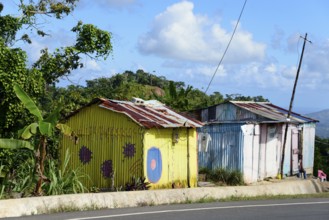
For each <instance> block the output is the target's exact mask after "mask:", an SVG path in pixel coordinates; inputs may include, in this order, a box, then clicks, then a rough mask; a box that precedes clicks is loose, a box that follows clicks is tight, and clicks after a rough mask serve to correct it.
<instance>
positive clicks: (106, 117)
mask: <svg viewBox="0 0 329 220" xmlns="http://www.w3.org/2000/svg"><path fill="white" fill-rule="evenodd" d="M67 125H69V126H70V127H71V128H72V129H73V131H74V132H75V133H76V134H77V135H78V137H79V141H78V144H76V145H74V144H73V143H72V141H70V140H68V138H63V139H62V149H61V154H62V155H63V153H64V151H65V149H70V151H71V161H70V167H71V168H73V169H75V168H81V169H82V171H84V172H85V173H86V174H88V175H89V177H90V180H91V181H87V180H85V184H86V186H87V187H92V186H96V187H99V188H110V187H111V179H108V178H104V176H103V174H102V171H101V167H102V164H103V163H104V162H105V161H106V160H111V161H112V170H113V171H115V178H114V180H115V183H114V184H115V186H116V187H124V185H125V184H126V183H127V182H130V181H131V177H132V176H135V177H140V176H142V170H143V169H142V164H143V161H142V159H143V155H142V153H143V152H142V147H143V146H142V139H143V129H142V128H141V127H140V126H138V125H137V124H136V123H134V122H132V120H131V119H129V118H128V117H127V116H124V115H121V114H117V113H114V112H110V111H108V110H105V109H101V108H99V107H98V106H95V105H93V106H90V107H87V108H84V109H83V110H81V111H80V112H79V114H76V115H74V116H72V117H71V118H69V119H68V122H67ZM128 144H132V145H133V146H134V147H132V148H134V149H135V153H132V154H131V156H127V155H126V157H125V154H124V153H123V152H124V147H127V146H128ZM132 145H130V146H132ZM82 146H85V147H87V148H88V149H89V150H90V151H91V152H92V158H91V160H90V162H88V163H85V164H84V163H82V162H81V160H80V158H79V152H80V149H81V147H82Z"/></svg>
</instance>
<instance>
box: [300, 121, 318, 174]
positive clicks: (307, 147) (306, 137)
mask: <svg viewBox="0 0 329 220" xmlns="http://www.w3.org/2000/svg"><path fill="white" fill-rule="evenodd" d="M302 140H303V165H304V168H305V169H306V171H307V173H313V166H314V141H315V123H309V124H304V125H303V137H302Z"/></svg>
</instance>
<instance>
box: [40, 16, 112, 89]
mask: <svg viewBox="0 0 329 220" xmlns="http://www.w3.org/2000/svg"><path fill="white" fill-rule="evenodd" d="M72 31H73V32H75V33H76V35H77V39H76V43H75V45H74V46H69V47H62V48H59V49H56V50H55V51H54V52H53V53H52V54H51V53H49V51H48V49H43V50H41V54H42V55H41V57H40V59H39V60H38V61H37V62H36V63H35V64H34V67H35V68H37V69H39V70H40V71H41V72H42V73H43V77H44V79H45V81H46V83H47V84H48V85H50V84H53V83H55V82H58V79H59V78H60V77H63V76H67V75H69V74H70V73H71V71H72V70H74V69H77V68H81V67H83V63H82V62H81V54H85V55H87V56H89V57H90V58H93V59H97V58H99V57H103V58H104V59H106V58H107V56H108V55H109V54H110V53H111V52H112V44H111V34H110V33H109V32H106V31H103V30H101V29H98V28H97V27H96V26H94V25H92V24H82V22H81V21H80V22H78V24H77V26H75V27H74V28H73V29H72ZM93 54H94V55H95V56H94V57H93Z"/></svg>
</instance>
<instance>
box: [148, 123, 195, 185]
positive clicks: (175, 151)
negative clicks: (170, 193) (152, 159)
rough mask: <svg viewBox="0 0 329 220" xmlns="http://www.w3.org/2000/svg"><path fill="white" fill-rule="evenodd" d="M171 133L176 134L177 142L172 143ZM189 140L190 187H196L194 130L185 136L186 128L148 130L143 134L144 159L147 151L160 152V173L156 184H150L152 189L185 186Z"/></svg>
mask: <svg viewBox="0 0 329 220" xmlns="http://www.w3.org/2000/svg"><path fill="white" fill-rule="evenodd" d="M173 132H175V133H176V132H177V133H178V142H177V143H173ZM188 138H189V144H190V146H189V150H190V151H189V153H190V185H191V187H196V186H197V151H196V129H195V128H191V129H190V131H189V136H187V128H179V129H172V128H167V129H155V128H153V129H150V130H148V131H147V132H146V134H145V140H144V144H145V150H144V158H145V157H147V153H148V150H149V149H151V148H152V147H156V148H158V149H159V150H160V152H161V157H162V171H161V172H162V173H161V178H160V179H159V180H158V181H157V182H152V183H151V187H152V188H171V187H172V184H173V183H176V186H182V187H186V186H187V140H188ZM147 166H148V165H147V160H146V159H144V172H145V174H146V178H147V180H149V179H148V176H147V172H148V170H147Z"/></svg>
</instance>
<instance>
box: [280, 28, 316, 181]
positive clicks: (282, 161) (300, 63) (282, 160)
mask: <svg viewBox="0 0 329 220" xmlns="http://www.w3.org/2000/svg"><path fill="white" fill-rule="evenodd" d="M301 38H303V37H301ZM303 39H304V44H303V49H302V54H301V56H300V60H299V65H298V69H297V74H296V79H295V83H294V88H293V90H292V95H291V99H290V105H289V111H288V115H287V122H286V127H285V132H284V139H283V148H282V157H281V166H280V172H281V173H280V175H281V178H283V164H284V155H285V149H286V142H287V133H288V125H289V121H290V115H291V110H292V104H293V102H294V97H295V91H296V86H297V81H298V77H299V71H300V67H301V65H302V60H303V55H304V49H305V44H306V41H308V42H310V43H312V42H311V41H309V40H307V33H306V34H305V37H304V38H303ZM291 153H292V152H291ZM290 174H291V175H292V170H290Z"/></svg>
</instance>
